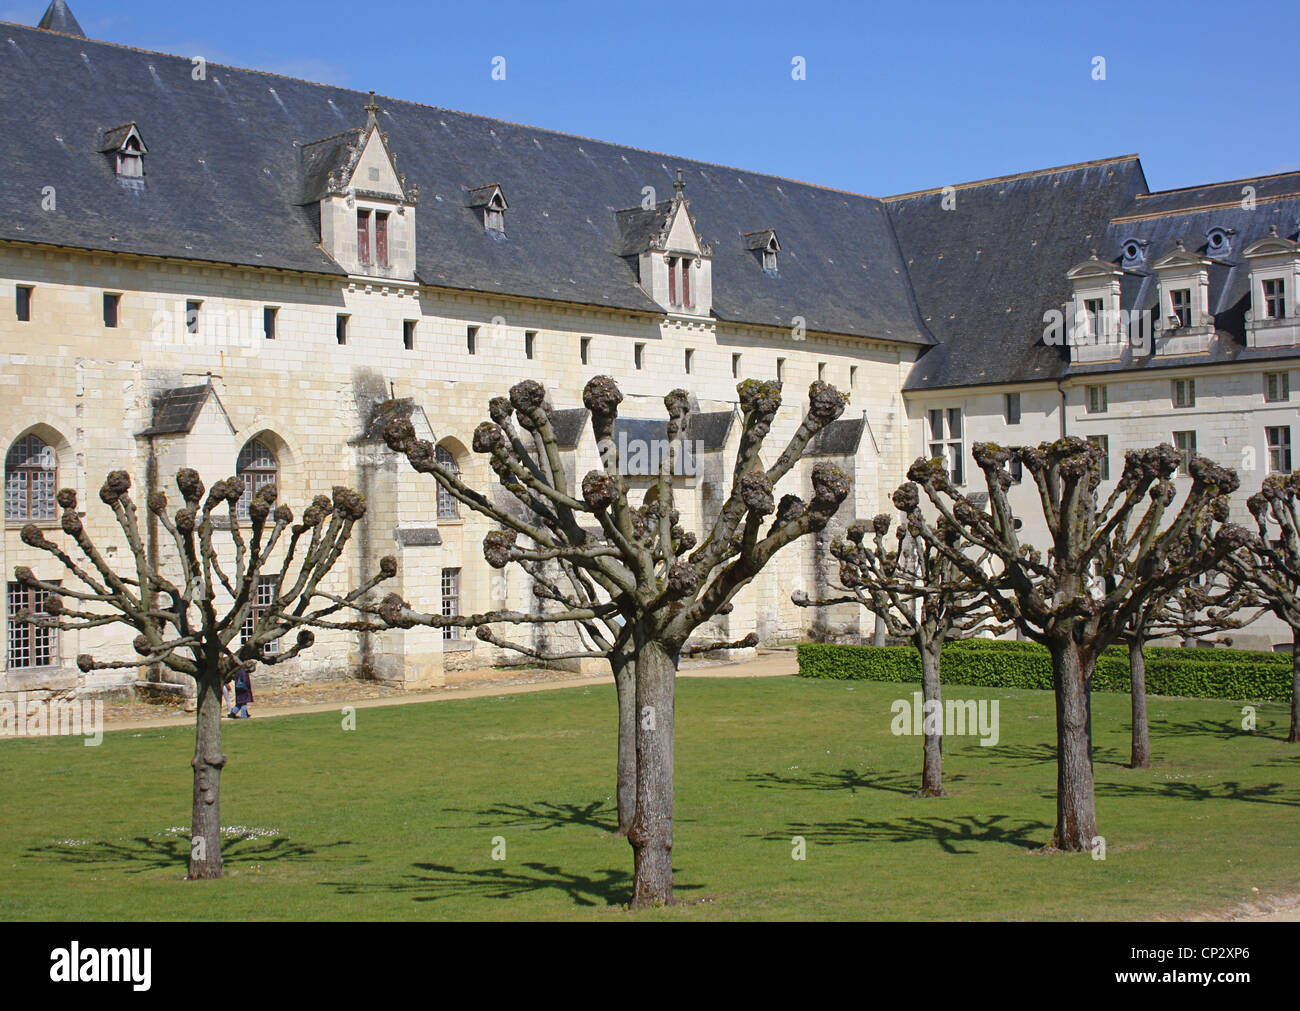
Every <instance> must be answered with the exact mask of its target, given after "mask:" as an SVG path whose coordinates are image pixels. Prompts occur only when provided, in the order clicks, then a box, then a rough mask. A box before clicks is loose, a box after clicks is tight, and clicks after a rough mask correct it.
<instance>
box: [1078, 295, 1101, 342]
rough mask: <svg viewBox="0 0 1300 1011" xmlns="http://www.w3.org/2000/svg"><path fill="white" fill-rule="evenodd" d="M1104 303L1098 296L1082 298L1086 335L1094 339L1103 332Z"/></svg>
mask: <svg viewBox="0 0 1300 1011" xmlns="http://www.w3.org/2000/svg"><path fill="white" fill-rule="evenodd" d="M1105 307H1106V303H1105V302H1104V301H1103V300H1102V299H1100V298H1088V299H1084V302H1083V312H1084V317H1085V319H1086V320H1087V326H1088V336H1089V337H1092V338H1093V339H1096V338H1098V337H1101V336H1103V334H1104V332H1105V326H1104V324H1105V317H1104V316H1103V313H1104V312H1105V311H1106V310H1105Z"/></svg>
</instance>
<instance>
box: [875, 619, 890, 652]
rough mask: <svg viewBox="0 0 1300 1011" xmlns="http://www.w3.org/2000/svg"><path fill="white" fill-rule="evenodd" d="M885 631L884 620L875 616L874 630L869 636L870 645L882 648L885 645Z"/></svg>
mask: <svg viewBox="0 0 1300 1011" xmlns="http://www.w3.org/2000/svg"><path fill="white" fill-rule="evenodd" d="M887 631H888V629H887V628H886V627H885V619H884V618H882V617H881V616H880V615H876V629H875V632H874V633H872V636H871V645H873V646H883V645H884V644H885V634H886V633H887Z"/></svg>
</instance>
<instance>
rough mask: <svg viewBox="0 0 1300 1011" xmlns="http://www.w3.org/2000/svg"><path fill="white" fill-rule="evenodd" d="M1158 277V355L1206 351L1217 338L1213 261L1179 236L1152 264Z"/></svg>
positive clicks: (1201, 352)
mask: <svg viewBox="0 0 1300 1011" xmlns="http://www.w3.org/2000/svg"><path fill="white" fill-rule="evenodd" d="M1151 267H1152V270H1154V271H1155V274H1156V277H1157V278H1158V289H1159V296H1158V297H1159V303H1158V314H1157V318H1158V320H1159V323H1160V332H1159V333H1158V334H1157V335H1156V354H1157V355H1188V354H1204V353H1205V352H1207V351H1209V350H1210V345H1211V343H1212V342H1213V340H1214V317H1213V316H1212V315H1211V314H1210V275H1209V268H1210V261H1209V260H1208V259H1207V258H1206V257H1204V256H1202V255H1200V254H1199V253H1195V252H1192V251H1191V250H1189V249H1188V248H1187V247H1186V246H1185V245H1184V244H1183V240H1182V239H1179V240H1178V241H1177V242H1176V243H1175V245H1174V248H1173V249H1172V250H1170V251H1169V252H1168V253H1166V254H1165V255H1164V256H1162V257H1160V258H1159V259H1158V260H1156V261H1155V262H1154V263H1153V264H1152V265H1151Z"/></svg>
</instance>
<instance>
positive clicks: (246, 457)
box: [235, 439, 280, 520]
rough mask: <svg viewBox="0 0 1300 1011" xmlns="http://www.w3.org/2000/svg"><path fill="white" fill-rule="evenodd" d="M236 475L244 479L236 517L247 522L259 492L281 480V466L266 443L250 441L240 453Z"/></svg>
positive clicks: (255, 440) (236, 465)
mask: <svg viewBox="0 0 1300 1011" xmlns="http://www.w3.org/2000/svg"><path fill="white" fill-rule="evenodd" d="M235 473H236V474H238V475H239V476H240V477H242V478H243V479H244V494H243V497H242V498H240V500H239V505H238V506H237V507H236V515H237V516H238V517H239V518H240V519H241V520H246V519H248V507H249V506H250V505H252V504H253V496H254V495H256V494H257V490H258V489H259V488H262V487H265V486H266V485H268V484H275V483H277V481H278V480H279V476H280V465H279V464H278V463H277V462H276V459H275V454H274V453H272V452H271V449H270V447H269V446H267V444H266V443H264V442H263V441H262V440H261V439H249V440H248V441H247V442H246V443H244V448H243V449H241V450H240V451H239V462H238V463H237V464H235Z"/></svg>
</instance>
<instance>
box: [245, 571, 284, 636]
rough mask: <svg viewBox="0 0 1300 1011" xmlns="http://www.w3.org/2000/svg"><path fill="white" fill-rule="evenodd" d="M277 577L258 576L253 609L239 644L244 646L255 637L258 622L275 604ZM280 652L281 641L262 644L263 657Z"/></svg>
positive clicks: (250, 611)
mask: <svg viewBox="0 0 1300 1011" xmlns="http://www.w3.org/2000/svg"><path fill="white" fill-rule="evenodd" d="M275 581H276V577H275V576H258V577H257V584H256V585H255V586H254V587H253V600H252V607H250V608H249V609H248V616H247V617H246V618H245V619H244V624H243V626H242V627H241V628H240V630H239V644H240V645H241V646H242V645H243V644H244V643H246V642H248V640H249V639H251V638H252V637H253V633H254V632H256V631H257V625H258V622H260V621H261V620H262V618H263V617H264V616H265V615H266V612H267V611H268V610H269V609H270V607H271V605H272V604H274V603H275ZM278 652H280V640H279V639H278V638H277V639H272V640H271V641H270V642H267V643H263V644H262V655H263V656H275V654H276V653H278Z"/></svg>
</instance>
